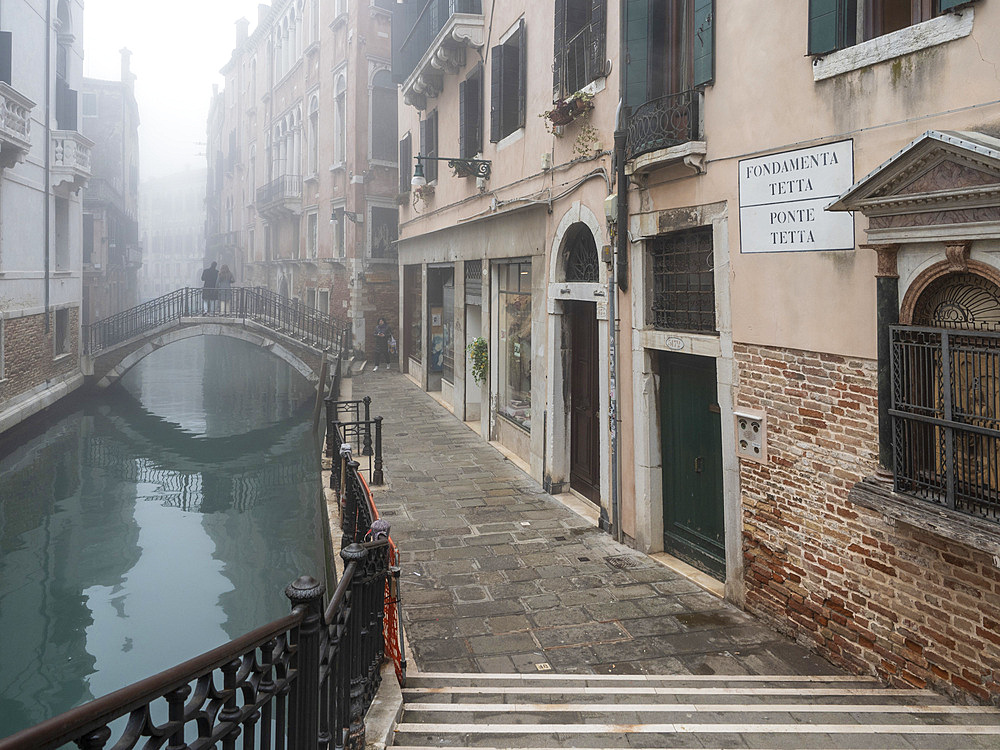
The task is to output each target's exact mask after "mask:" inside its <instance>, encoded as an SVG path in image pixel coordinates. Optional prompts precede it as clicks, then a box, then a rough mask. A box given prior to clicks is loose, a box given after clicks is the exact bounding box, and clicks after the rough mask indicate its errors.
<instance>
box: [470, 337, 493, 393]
mask: <svg viewBox="0 0 1000 750" xmlns="http://www.w3.org/2000/svg"><path fill="white" fill-rule="evenodd" d="M465 350H466V351H467V352H468V353H469V361H470V362H472V379H473V380H475V381H476V384H477V385H482V384H483V383H485V382H486V375H487V374H488V373H489V371H490V351H489V347H487V345H486V339H484V338H483V337H482V336H477V337H476V338H474V339H472V342H471V343H470V344H469V345H468V346H467V347H465Z"/></svg>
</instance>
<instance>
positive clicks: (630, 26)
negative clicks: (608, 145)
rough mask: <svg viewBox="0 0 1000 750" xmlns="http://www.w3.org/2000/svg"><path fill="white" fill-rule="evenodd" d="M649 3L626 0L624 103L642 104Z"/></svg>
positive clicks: (631, 105) (647, 73) (646, 55)
mask: <svg viewBox="0 0 1000 750" xmlns="http://www.w3.org/2000/svg"><path fill="white" fill-rule="evenodd" d="M649 2H650V0H626V7H625V67H626V70H625V81H626V82H625V103H626V104H627V105H628V106H630V107H638V106H639V105H640V104H644V103H645V101H646V97H647V85H646V83H647V79H648V76H649Z"/></svg>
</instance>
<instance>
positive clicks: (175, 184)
mask: <svg viewBox="0 0 1000 750" xmlns="http://www.w3.org/2000/svg"><path fill="white" fill-rule="evenodd" d="M205 179H206V174H205V170H204V169H189V170H186V171H184V172H178V173H176V174H172V175H167V176H165V177H158V178H156V179H152V180H146V181H144V182H143V183H142V189H141V190H140V200H139V216H140V219H141V222H142V244H143V247H144V250H145V257H144V260H143V267H142V270H143V273H142V284H141V297H142V300H143V301H145V300H150V299H153V298H154V297H159V296H160V295H162V294H166V293H167V292H172V291H173V290H175V289H180V288H181V287H188V286H192V287H200V286H201V270H202V267H203V265H204V260H205Z"/></svg>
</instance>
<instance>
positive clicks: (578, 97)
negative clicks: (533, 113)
mask: <svg viewBox="0 0 1000 750" xmlns="http://www.w3.org/2000/svg"><path fill="white" fill-rule="evenodd" d="M593 108H594V95H593V94H587V93H584V92H583V91H577V92H576V93H575V94H573V95H572V96H570V97H568V98H566V99H557V100H556V101H554V102H553V103H552V109H548V110H546V111H544V112H542V113H541V114H540V115H538V116H539V117H542V118H544V119H545V120H546V121H547V122H546V123H545V126H546V128H547V129H548V128H549V127H550V124H551V128H552V130H551V131H550V132H556V131H555V130H554V128H557V127H561V126H565V125H569V124H570V123H571V122H573V120H575V119H577V118H578V117H584V116H586V115H587V114H588V113H589V112H590V110H592V109H593ZM556 134H557V135H558V132H556Z"/></svg>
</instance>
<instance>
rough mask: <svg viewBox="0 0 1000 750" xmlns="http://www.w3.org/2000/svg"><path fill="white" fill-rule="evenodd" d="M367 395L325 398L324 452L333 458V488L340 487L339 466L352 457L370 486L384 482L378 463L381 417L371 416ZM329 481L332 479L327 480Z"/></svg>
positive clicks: (381, 464)
mask: <svg viewBox="0 0 1000 750" xmlns="http://www.w3.org/2000/svg"><path fill="white" fill-rule="evenodd" d="M371 403H372V399H371V396H365V397H364V398H363V399H358V400H355V401H337V400H336V399H334V398H328V399H326V455H327V456H328V457H330V458H331V459H333V461H332V463H333V473H334V475H335V479H336V487H334V484H331V487H334V488H335V489H343V488H342V487H341V484H340V483H341V477H342V465H344V462H345V461H347V460H349V459H351V458H354V457H356V458H357V459H358V463H359V466H360V468H359V471H361V473H363V474H367V475H368V479H369V481H370V482H371V483H372V484H373V485H381V484H382V483H383V481H384V475H383V462H382V417H375V418H374V419H372V417H371ZM331 481H333V480H331Z"/></svg>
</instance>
